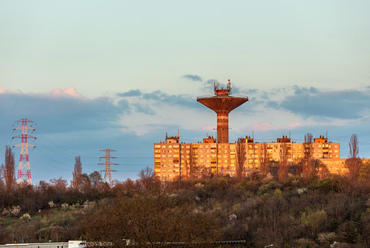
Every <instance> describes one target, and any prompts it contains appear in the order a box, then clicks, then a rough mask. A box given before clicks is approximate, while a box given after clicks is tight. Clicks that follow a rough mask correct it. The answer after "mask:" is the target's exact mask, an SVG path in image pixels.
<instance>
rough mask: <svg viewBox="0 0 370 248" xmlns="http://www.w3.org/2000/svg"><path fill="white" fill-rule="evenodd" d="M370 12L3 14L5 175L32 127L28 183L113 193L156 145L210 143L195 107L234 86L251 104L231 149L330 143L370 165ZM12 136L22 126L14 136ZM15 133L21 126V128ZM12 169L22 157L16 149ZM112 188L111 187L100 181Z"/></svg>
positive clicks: (25, 6)
mask: <svg viewBox="0 0 370 248" xmlns="http://www.w3.org/2000/svg"><path fill="white" fill-rule="evenodd" d="M369 9H370V2H369V1H361V0H359V1H343V0H328V1H315V0H313V1H293V0H292V1H284V0H283V1H273V0H271V1H267V0H261V1H248V0H247V1H245V0H240V1H217V0H213V1H207V0H205V1H199V0H197V1H193V0H188V1H170V0H168V1H165V0H158V1H145V0H143V1H141V0H139V1H95V0H89V1H69V0H64V1H1V2H0V116H1V122H0V163H3V161H4V150H5V146H6V145H10V146H14V145H17V144H19V143H20V142H21V140H20V139H17V138H15V139H12V137H14V136H17V135H20V131H19V130H13V129H14V128H15V127H17V124H16V123H15V121H17V120H20V119H22V118H27V119H30V120H32V121H34V122H35V123H34V125H33V127H34V128H35V130H34V131H32V134H31V131H30V132H29V134H31V135H32V136H35V137H36V139H31V140H30V141H29V142H30V144H32V145H35V146H36V148H30V150H29V157H30V166H31V173H32V179H33V182H34V183H37V182H39V181H40V180H44V181H47V182H48V181H49V180H50V179H54V178H60V177H62V178H63V179H66V180H67V181H68V182H70V180H72V171H73V167H74V161H75V157H76V156H81V162H82V167H83V172H84V173H87V174H90V173H92V172H93V171H97V170H102V169H104V166H103V165H98V163H102V162H104V159H100V157H102V156H105V152H104V151H101V150H104V149H113V150H116V152H112V156H116V157H117V158H116V159H114V160H112V161H113V162H115V163H118V164H119V165H115V166H112V169H115V170H116V171H115V172H112V176H113V178H114V179H115V180H118V181H124V180H126V179H127V178H131V179H132V180H135V179H136V178H137V174H138V172H139V171H140V170H141V169H143V168H145V167H146V166H149V167H151V168H152V167H153V143H156V142H160V141H161V140H164V139H165V133H166V132H167V133H168V135H169V136H172V135H176V134H177V132H178V130H180V132H181V141H182V142H198V141H202V139H203V138H204V137H206V135H213V136H216V133H215V130H214V128H215V127H216V115H215V114H214V113H213V112H212V111H211V110H209V109H208V108H206V107H204V106H203V105H201V104H200V103H198V102H197V101H196V98H197V97H198V96H205V95H212V94H213V85H214V83H215V82H219V83H220V84H221V86H226V84H227V80H228V79H230V80H231V86H232V93H233V95H241V96H248V97H249V101H248V102H247V103H245V104H244V105H242V106H241V107H239V108H238V109H236V110H234V111H233V112H231V114H230V116H229V127H230V142H233V141H235V140H237V138H238V137H243V136H244V137H245V136H246V135H248V136H253V137H254V138H255V140H256V141H257V142H271V141H276V139H277V138H278V137H281V136H282V135H287V136H290V137H291V138H292V140H293V141H294V142H302V141H303V137H304V134H306V133H312V134H313V136H314V137H318V136H320V135H327V137H328V138H329V141H332V142H340V145H341V157H342V158H347V157H348V150H349V149H348V142H349V140H350V137H351V135H352V134H357V135H358V137H359V147H360V157H367V158H370V128H369V121H370V71H369V66H370V56H369V54H370V15H369V14H368V11H369ZM14 124H15V126H13V125H14ZM18 126H19V125H18ZM13 151H14V152H15V157H16V167H17V166H18V161H19V153H20V148H19V147H15V148H14V150H13ZM103 176H104V174H103Z"/></svg>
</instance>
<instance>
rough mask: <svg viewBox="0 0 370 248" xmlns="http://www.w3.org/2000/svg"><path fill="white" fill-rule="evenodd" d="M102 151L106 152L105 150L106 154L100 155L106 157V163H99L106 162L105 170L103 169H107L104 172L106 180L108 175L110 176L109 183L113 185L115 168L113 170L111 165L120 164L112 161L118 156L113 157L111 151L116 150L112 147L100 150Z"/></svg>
mask: <svg viewBox="0 0 370 248" xmlns="http://www.w3.org/2000/svg"><path fill="white" fill-rule="evenodd" d="M100 151H101V152H104V151H105V156H103V157H100V159H102V158H105V163H99V165H101V164H105V169H104V170H101V171H105V174H104V181H105V182H107V177H109V185H110V186H111V187H112V186H113V179H112V174H111V172H112V171H115V170H112V169H111V168H110V166H111V165H118V164H116V163H113V162H111V161H110V159H111V158H117V157H112V156H111V155H110V152H115V150H111V149H105V150H100Z"/></svg>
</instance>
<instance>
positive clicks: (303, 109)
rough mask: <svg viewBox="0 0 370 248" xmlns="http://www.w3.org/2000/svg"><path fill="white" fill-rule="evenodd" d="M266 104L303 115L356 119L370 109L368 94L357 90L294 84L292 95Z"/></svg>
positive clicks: (369, 96)
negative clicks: (326, 88) (304, 86)
mask: <svg viewBox="0 0 370 248" xmlns="http://www.w3.org/2000/svg"><path fill="white" fill-rule="evenodd" d="M268 106H269V107H274V106H275V108H282V109H285V110H288V111H290V112H292V113H295V114H298V115H301V116H304V117H313V116H315V117H321V118H327V117H329V118H339V119H358V118H362V117H363V116H364V114H365V113H368V112H369V111H370V95H369V94H368V93H365V92H362V91H358V90H343V91H319V90H317V89H315V88H309V89H308V88H299V87H297V86H296V87H295V91H294V95H290V96H287V97H286V98H285V99H284V100H283V101H281V102H280V104H277V103H276V102H270V103H269V104H268Z"/></svg>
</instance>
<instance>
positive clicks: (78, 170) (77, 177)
mask: <svg viewBox="0 0 370 248" xmlns="http://www.w3.org/2000/svg"><path fill="white" fill-rule="evenodd" d="M72 175H73V180H72V187H73V188H74V189H75V190H79V189H80V185H81V176H82V164H81V157H80V156H77V157H75V167H74V170H73V173H72Z"/></svg>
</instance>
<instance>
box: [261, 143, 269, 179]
mask: <svg viewBox="0 0 370 248" xmlns="http://www.w3.org/2000/svg"><path fill="white" fill-rule="evenodd" d="M261 146H262V154H261V155H260V161H261V162H260V168H259V169H260V171H261V173H262V174H265V175H266V174H267V173H269V172H270V163H271V162H270V159H269V158H268V153H267V144H266V143H263V144H261Z"/></svg>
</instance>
